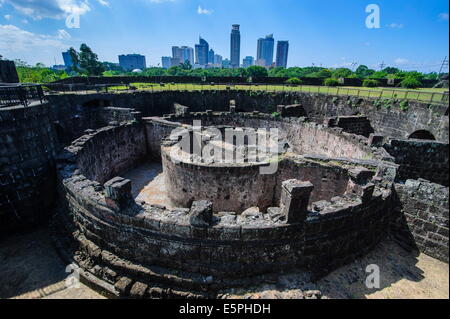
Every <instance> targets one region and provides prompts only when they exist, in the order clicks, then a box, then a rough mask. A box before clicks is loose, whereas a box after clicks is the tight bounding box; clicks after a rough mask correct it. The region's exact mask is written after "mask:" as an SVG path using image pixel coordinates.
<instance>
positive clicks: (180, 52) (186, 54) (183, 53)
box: [172, 46, 195, 65]
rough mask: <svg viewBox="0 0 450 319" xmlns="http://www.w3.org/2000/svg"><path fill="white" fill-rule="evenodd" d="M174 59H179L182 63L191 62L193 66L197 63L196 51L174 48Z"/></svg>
mask: <svg viewBox="0 0 450 319" xmlns="http://www.w3.org/2000/svg"><path fill="white" fill-rule="evenodd" d="M172 58H174V59H178V60H177V61H181V63H185V62H186V61H189V63H190V64H191V65H193V64H194V63H195V61H194V49H193V48H191V47H188V46H182V47H178V46H173V47H172Z"/></svg>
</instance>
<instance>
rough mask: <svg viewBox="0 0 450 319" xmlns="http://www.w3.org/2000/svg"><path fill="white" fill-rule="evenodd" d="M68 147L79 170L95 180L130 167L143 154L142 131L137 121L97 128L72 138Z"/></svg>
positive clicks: (144, 147)
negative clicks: (75, 155) (75, 157)
mask: <svg viewBox="0 0 450 319" xmlns="http://www.w3.org/2000/svg"><path fill="white" fill-rule="evenodd" d="M94 137H95V141H94V140H93V138H94ZM69 149H70V150H71V151H73V152H76V153H77V155H78V166H79V167H80V170H81V172H82V173H83V174H84V175H85V176H86V177H88V178H89V179H91V180H94V181H97V182H99V183H104V182H105V181H107V180H108V179H110V178H111V177H113V176H115V175H117V174H119V173H121V172H123V171H124V170H126V169H128V168H131V167H133V166H134V165H136V164H137V163H138V162H140V161H142V160H143V159H144V157H145V155H146V154H147V147H146V137H145V131H144V128H143V126H142V125H140V124H137V123H136V124H125V125H120V126H107V127H104V128H101V129H99V130H97V131H94V132H92V134H88V135H84V136H82V137H81V138H79V139H77V140H75V141H74V142H73V143H72V145H71V146H70V147H69Z"/></svg>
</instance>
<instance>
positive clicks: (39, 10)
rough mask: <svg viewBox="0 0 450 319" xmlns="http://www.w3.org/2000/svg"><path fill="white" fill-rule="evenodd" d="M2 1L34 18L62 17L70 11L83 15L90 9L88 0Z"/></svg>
mask: <svg viewBox="0 0 450 319" xmlns="http://www.w3.org/2000/svg"><path fill="white" fill-rule="evenodd" d="M102 1H104V0H102ZM3 2H4V3H9V4H11V5H12V6H13V7H14V9H16V10H17V11H18V12H20V13H21V14H23V15H26V16H29V17H31V18H32V19H34V20H40V19H43V18H52V19H63V18H65V17H66V16H67V15H68V14H71V13H76V14H79V15H83V14H85V13H87V12H89V11H90V10H91V8H90V6H89V3H88V0H39V1H36V0H3ZM105 2H106V1H105Z"/></svg>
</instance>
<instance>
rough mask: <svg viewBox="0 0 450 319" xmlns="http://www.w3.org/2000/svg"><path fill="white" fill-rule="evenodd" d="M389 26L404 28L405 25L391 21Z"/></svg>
mask: <svg viewBox="0 0 450 319" xmlns="http://www.w3.org/2000/svg"><path fill="white" fill-rule="evenodd" d="M387 26H388V27H389V28H392V29H403V27H404V25H403V24H401V23H391V24H388V25H387Z"/></svg>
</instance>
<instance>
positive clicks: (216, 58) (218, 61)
mask: <svg viewBox="0 0 450 319" xmlns="http://www.w3.org/2000/svg"><path fill="white" fill-rule="evenodd" d="M222 60H223V59H222V56H221V55H220V54H215V55H214V66H216V67H218V68H221V67H222Z"/></svg>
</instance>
